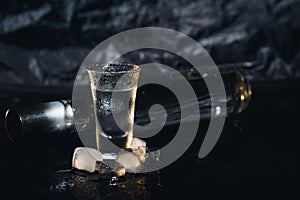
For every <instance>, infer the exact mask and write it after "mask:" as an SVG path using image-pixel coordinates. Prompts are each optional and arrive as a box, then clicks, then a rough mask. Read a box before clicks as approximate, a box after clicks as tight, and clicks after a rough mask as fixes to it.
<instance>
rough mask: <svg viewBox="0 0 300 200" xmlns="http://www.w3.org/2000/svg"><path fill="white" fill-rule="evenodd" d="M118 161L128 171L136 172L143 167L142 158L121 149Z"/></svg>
mask: <svg viewBox="0 0 300 200" xmlns="http://www.w3.org/2000/svg"><path fill="white" fill-rule="evenodd" d="M116 163H117V164H119V165H121V166H123V167H124V168H125V170H126V171H128V172H132V173H136V172H138V170H139V169H140V168H141V165H142V163H141V160H140V159H139V157H138V155H136V154H135V153H133V152H128V151H121V152H120V153H119V155H118V157H117V159H116Z"/></svg>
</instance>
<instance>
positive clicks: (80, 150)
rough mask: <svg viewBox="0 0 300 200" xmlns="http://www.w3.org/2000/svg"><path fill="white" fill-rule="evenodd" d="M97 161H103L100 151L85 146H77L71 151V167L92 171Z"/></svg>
mask: <svg viewBox="0 0 300 200" xmlns="http://www.w3.org/2000/svg"><path fill="white" fill-rule="evenodd" d="M97 161H103V156H102V153H101V152H100V151H98V150H96V149H92V148H87V147H77V148H76V149H75V150H74V153H73V159H72V167H73V168H76V169H79V170H84V171H87V172H91V173H93V172H95V170H96V162H97Z"/></svg>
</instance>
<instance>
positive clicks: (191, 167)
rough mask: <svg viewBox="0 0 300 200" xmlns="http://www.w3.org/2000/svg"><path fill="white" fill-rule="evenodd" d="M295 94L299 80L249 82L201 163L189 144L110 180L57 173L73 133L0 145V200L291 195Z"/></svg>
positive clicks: (65, 164) (65, 165)
mask: <svg viewBox="0 0 300 200" xmlns="http://www.w3.org/2000/svg"><path fill="white" fill-rule="evenodd" d="M299 89H300V87H299V81H284V82H276V84H272V85H270V84H257V85H254V87H253V97H252V100H251V102H250V104H249V106H248V108H247V110H245V112H244V113H242V114H240V115H235V116H230V117H228V118H227V120H226V124H225V127H224V130H223V132H222V135H221V138H220V139H219V141H218V143H217V145H216V146H215V148H214V149H213V150H212V152H210V154H209V155H208V156H207V157H206V158H203V159H199V158H198V156H197V153H198V150H199V149H198V146H199V140H197V139H196V140H195V141H194V143H193V145H192V147H191V148H190V149H189V150H188V152H187V153H186V154H185V155H184V156H182V157H181V158H180V159H179V160H177V161H176V162H175V163H173V164H171V165H170V166H168V167H166V168H164V169H162V170H160V171H158V172H154V173H150V174H142V175H141V174H140V175H133V174H127V175H126V177H122V178H119V179H117V180H115V179H111V178H108V177H100V176H99V175H96V174H86V173H83V172H79V171H61V170H67V169H70V168H71V157H72V153H73V150H74V149H75V148H76V147H77V146H80V145H82V144H81V142H80V139H79V138H78V136H77V135H76V134H66V135H60V136H52V137H41V138H39V142H33V141H25V142H23V143H21V144H14V145H5V144H3V145H2V146H1V152H0V154H1V160H0V177H1V179H0V198H1V199H17V198H19V197H22V198H24V199H181V198H192V197H194V198H197V199H221V198H240V199H245V198H246V199H247V198H259V199H260V198H268V199H269V198H274V197H282V198H291V197H293V198H295V197H298V198H299V196H300V195H299V190H298V187H297V186H298V184H297V181H298V180H299V178H300V176H299V173H298V168H297V163H298V162H297V161H298V159H299V152H300V147H299V145H298V142H299V141H300V136H299V130H300V123H299V119H300V114H299V113H300V106H299V100H300V95H299V94H300V93H299V91H300V90H299ZM205 123H206V122H205V121H204V122H203V124H204V125H203V126H205ZM1 134H4V133H3V129H1ZM199 134H200V133H199Z"/></svg>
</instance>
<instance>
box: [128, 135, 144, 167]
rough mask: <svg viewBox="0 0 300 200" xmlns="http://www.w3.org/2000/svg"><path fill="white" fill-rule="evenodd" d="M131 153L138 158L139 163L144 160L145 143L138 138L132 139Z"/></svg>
mask: <svg viewBox="0 0 300 200" xmlns="http://www.w3.org/2000/svg"><path fill="white" fill-rule="evenodd" d="M130 148H131V149H132V152H133V153H134V154H136V155H137V156H138V158H139V159H140V161H141V162H145V160H146V142H145V141H144V140H141V139H139V138H133V139H132V142H131V144H130Z"/></svg>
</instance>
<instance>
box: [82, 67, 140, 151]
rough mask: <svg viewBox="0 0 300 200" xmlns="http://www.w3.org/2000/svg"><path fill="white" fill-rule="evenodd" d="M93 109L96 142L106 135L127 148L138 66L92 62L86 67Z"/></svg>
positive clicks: (130, 138) (132, 119) (106, 137)
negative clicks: (91, 64) (96, 63)
mask: <svg viewBox="0 0 300 200" xmlns="http://www.w3.org/2000/svg"><path fill="white" fill-rule="evenodd" d="M87 73H88V77H89V80H90V88H91V92H92V101H93V106H94V111H95V122H96V144H97V148H98V150H101V138H103V137H104V138H105V139H109V140H110V141H111V142H112V143H114V144H115V145H117V146H118V147H120V148H128V147H129V146H130V143H131V141H132V137H133V125H134V109H135V99H136V90H137V84H138V79H139V73H140V68H139V67H138V66H137V65H133V64H106V65H94V66H90V67H88V68H87Z"/></svg>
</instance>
